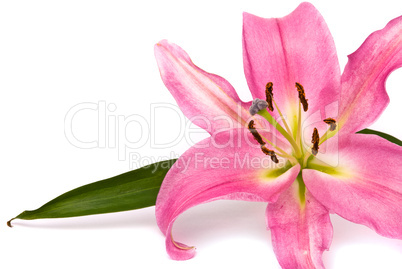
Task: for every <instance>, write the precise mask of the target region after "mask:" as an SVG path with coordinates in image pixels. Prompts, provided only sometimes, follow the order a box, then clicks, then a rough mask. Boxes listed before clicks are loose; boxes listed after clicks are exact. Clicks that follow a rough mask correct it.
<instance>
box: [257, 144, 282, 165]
mask: <svg viewBox="0 0 402 269" xmlns="http://www.w3.org/2000/svg"><path fill="white" fill-rule="evenodd" d="M261 150H262V152H264V154H265V155H268V156H270V157H271V160H272V161H273V162H274V163H278V162H279V160H278V158H277V157H276V154H275V151H273V150H269V149H268V148H267V147H266V146H265V145H261Z"/></svg>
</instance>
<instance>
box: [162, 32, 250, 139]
mask: <svg viewBox="0 0 402 269" xmlns="http://www.w3.org/2000/svg"><path fill="white" fill-rule="evenodd" d="M155 57H156V60H157V62H158V66H159V71H160V73H161V77H162V80H163V82H164V83H165V85H166V87H167V88H168V89H169V91H170V93H171V94H172V95H173V97H174V98H175V99H176V102H177V104H178V105H179V106H180V109H181V110H182V111H183V113H184V115H186V116H187V117H188V118H189V119H190V120H192V121H193V122H194V124H196V125H198V126H200V127H201V128H204V129H205V130H206V131H207V132H209V133H210V134H212V133H213V132H214V131H215V130H222V129H230V128H239V127H244V126H245V125H246V123H247V119H248V118H250V114H249V112H248V108H249V107H250V105H251V102H249V103H244V102H242V101H241V100H240V98H239V96H238V95H237V93H236V91H235V90H234V89H233V87H232V86H231V85H230V83H229V82H228V81H226V80H225V79H223V78H222V77H219V76H217V75H214V74H211V73H207V72H205V71H203V70H202V69H200V68H199V67H197V66H196V65H194V64H193V62H192V61H191V59H190V57H189V56H188V54H187V53H186V52H185V51H184V50H183V49H182V48H180V47H179V46H177V45H176V44H172V43H169V42H168V41H167V40H162V41H160V42H159V43H158V44H156V45H155Z"/></svg>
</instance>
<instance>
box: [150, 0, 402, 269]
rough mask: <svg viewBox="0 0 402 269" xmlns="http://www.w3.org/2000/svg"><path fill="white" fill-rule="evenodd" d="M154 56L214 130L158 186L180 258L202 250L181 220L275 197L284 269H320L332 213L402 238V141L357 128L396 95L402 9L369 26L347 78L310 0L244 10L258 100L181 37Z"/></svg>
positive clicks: (170, 83) (183, 104)
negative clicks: (392, 90)
mask: <svg viewBox="0 0 402 269" xmlns="http://www.w3.org/2000/svg"><path fill="white" fill-rule="evenodd" d="M155 55H156V59H157V62H158V65H159V69H160V73H161V76H162V79H163V81H164V83H165V85H166V86H167V88H168V89H169V91H170V92H171V93H172V95H173V96H174V98H175V99H176V101H177V103H178V104H179V106H180V108H181V109H182V111H183V113H184V114H185V115H186V116H187V117H188V118H190V119H191V120H193V122H194V123H195V124H197V125H198V126H200V127H202V128H204V129H205V130H207V131H208V132H209V133H210V134H211V137H210V138H208V139H206V140H204V141H201V142H200V143H198V144H196V145H195V146H193V147H192V148H190V149H189V150H188V151H187V152H185V153H184V154H183V155H182V156H181V157H180V159H179V160H178V161H177V162H176V164H175V165H174V166H173V167H172V168H171V170H170V171H169V173H168V174H167V176H166V178H165V180H164V182H163V184H162V187H161V189H160V192H159V196H158V199H157V203H156V217H157V222H158V225H159V227H160V229H161V231H162V232H163V233H164V234H165V235H166V248H167V252H168V253H169V255H170V256H171V258H172V259H175V260H185V259H189V258H192V257H193V256H194V255H195V248H194V247H191V246H187V245H185V244H182V243H179V242H176V241H175V240H174V239H173V236H172V226H173V223H174V221H175V220H176V219H177V217H178V216H179V215H180V214H181V213H183V212H184V211H185V210H187V209H189V208H191V207H193V206H195V205H198V204H201V203H205V202H210V201H214V200H217V199H234V200H246V201H265V202H268V207H267V211H266V219H267V223H268V224H267V225H268V228H269V229H270V230H271V233H272V241H273V248H274V251H275V254H276V256H277V258H278V260H279V263H280V265H281V266H282V267H283V268H324V265H323V262H322V253H323V251H324V250H328V249H329V246H330V244H331V239H332V225H331V222H330V218H329V214H330V213H336V214H338V215H340V216H342V217H343V218H345V219H347V220H350V221H352V222H355V223H359V224H363V225H366V226H368V227H370V228H371V229H373V230H374V231H376V232H377V233H378V234H380V235H382V236H386V237H390V238H399V239H402V225H401V223H402V178H401V174H402V148H401V147H400V146H397V145H395V144H392V143H391V142H388V141H387V140H384V139H382V138H380V137H377V136H373V135H363V134H355V133H356V131H359V130H361V129H364V128H365V127H367V126H369V125H370V124H371V123H373V122H374V121H375V120H376V119H377V118H378V117H379V115H380V114H381V113H382V111H383V110H384V109H385V107H386V106H387V104H388V103H389V98H388V95H387V93H386V90H385V81H386V78H387V77H388V75H389V74H390V73H391V72H392V71H393V70H395V69H397V68H399V67H401V66H402V17H398V18H396V19H394V20H392V21H391V22H389V23H388V24H387V25H386V26H385V28H384V29H382V30H379V31H376V32H374V33H373V34H371V35H370V36H369V37H368V38H367V39H366V41H365V42H364V43H363V44H362V45H361V47H360V48H359V49H358V50H357V51H356V52H354V53H353V54H351V55H349V61H348V64H347V65H346V67H345V70H344V72H343V74H341V72H340V67H339V63H338V59H337V55H336V50H335V45H334V42H333V39H332V36H331V34H330V32H329V30H328V28H327V25H326V23H325V21H324V19H323V18H322V16H321V15H320V14H319V12H318V11H317V10H316V9H315V8H314V7H313V6H312V5H311V4H309V3H302V4H301V5H300V6H299V7H298V8H297V9H296V10H295V11H294V12H292V13H291V14H289V15H288V16H286V17H283V18H272V19H265V18H260V17H257V16H254V15H251V14H247V13H245V14H244V24H243V59H244V72H245V75H246V79H247V82H248V86H249V88H250V91H251V93H252V96H253V98H255V100H254V101H253V103H251V102H242V101H241V100H240V98H239V97H238V95H237V94H236V92H235V90H234V89H233V87H232V86H231V85H230V84H229V82H227V81H226V80H225V79H223V78H221V77H219V76H217V75H214V74H210V73H207V72H205V71H203V70H202V69H200V68H198V67H197V66H196V65H194V64H193V62H192V61H191V60H190V58H189V56H188V55H187V54H186V52H184V51H183V50H182V49H181V48H180V47H178V46H177V45H175V44H172V43H169V42H168V41H166V40H163V41H161V42H159V43H158V44H157V45H156V46H155ZM266 123H269V124H266ZM310 140H311V141H310ZM184 164H186V165H184Z"/></svg>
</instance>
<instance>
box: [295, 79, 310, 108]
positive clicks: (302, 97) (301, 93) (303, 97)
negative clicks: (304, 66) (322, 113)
mask: <svg viewBox="0 0 402 269" xmlns="http://www.w3.org/2000/svg"><path fill="white" fill-rule="evenodd" d="M296 88H297V91H298V92H299V99H300V103H301V104H302V105H303V110H304V111H307V110H308V103H307V101H308V99H306V94H305V93H304V88H303V86H302V85H301V84H300V83H298V82H296Z"/></svg>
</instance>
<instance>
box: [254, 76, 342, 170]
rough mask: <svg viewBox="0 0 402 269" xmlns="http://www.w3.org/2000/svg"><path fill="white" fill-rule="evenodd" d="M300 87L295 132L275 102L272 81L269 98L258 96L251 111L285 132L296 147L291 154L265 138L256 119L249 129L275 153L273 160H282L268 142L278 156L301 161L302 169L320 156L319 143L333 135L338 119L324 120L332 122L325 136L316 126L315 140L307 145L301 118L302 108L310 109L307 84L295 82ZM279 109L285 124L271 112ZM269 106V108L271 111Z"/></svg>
mask: <svg viewBox="0 0 402 269" xmlns="http://www.w3.org/2000/svg"><path fill="white" fill-rule="evenodd" d="M295 87H296V90H297V92H298V95H299V110H298V116H297V120H296V122H295V128H293V132H292V131H291V129H290V128H289V125H288V123H287V122H286V118H285V117H283V115H282V112H281V110H280V109H279V107H278V105H277V104H276V102H275V99H274V94H273V83H272V82H268V83H267V84H266V86H265V96H266V100H261V99H258V98H257V99H255V100H254V101H253V104H252V106H251V107H250V110H249V111H250V114H251V115H255V114H258V115H260V116H262V117H263V118H264V119H266V120H267V121H268V122H269V123H270V124H271V125H272V126H273V127H274V128H275V129H276V130H278V132H279V133H281V134H282V135H283V137H284V138H285V139H286V140H287V141H288V142H289V143H290V145H291V146H292V153H291V154H290V155H289V154H288V153H287V152H285V151H284V150H283V149H281V148H279V147H278V146H276V145H274V144H273V143H272V142H271V141H269V140H267V139H265V137H263V136H261V135H260V134H259V133H258V131H257V129H256V128H255V125H254V120H252V121H250V123H249V125H248V129H249V130H250V132H251V134H252V135H253V137H254V138H255V140H256V141H257V142H258V143H259V144H260V146H261V150H262V152H263V153H265V154H266V155H269V156H271V160H272V161H274V162H275V163H278V159H277V158H276V153H275V151H274V150H270V149H268V148H267V147H266V144H267V143H268V144H270V145H272V146H273V147H274V148H275V149H276V150H278V155H279V156H281V157H285V158H287V159H288V160H289V161H290V162H291V163H292V164H296V163H300V165H301V168H302V169H303V168H305V167H306V166H307V161H308V160H309V159H310V158H311V157H314V156H317V154H318V153H319V146H320V145H321V144H322V143H323V142H324V141H325V140H327V139H328V138H330V137H332V136H333V135H334V134H335V133H336V132H334V131H335V130H336V129H337V124H336V120H335V119H333V118H327V119H324V122H325V123H327V124H328V125H329V130H327V132H326V133H325V134H324V135H323V136H322V137H321V139H320V135H319V133H318V130H317V128H314V131H313V134H312V139H311V143H312V144H311V146H310V147H309V148H307V149H306V148H304V147H303V143H302V137H301V131H302V130H301V127H302V124H301V118H302V114H301V113H302V111H301V108H302V107H303V111H304V112H307V111H308V99H306V93H305V90H304V87H303V86H302V85H301V84H300V83H298V82H296V83H295ZM274 106H275V109H276V110H277V112H278V114H279V116H280V118H281V119H282V124H283V126H282V125H281V124H279V123H278V122H277V121H276V119H275V118H274V117H273V116H272V115H271V114H270V113H269V112H268V110H269V111H271V112H273V111H274ZM267 108H268V110H267Z"/></svg>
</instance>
